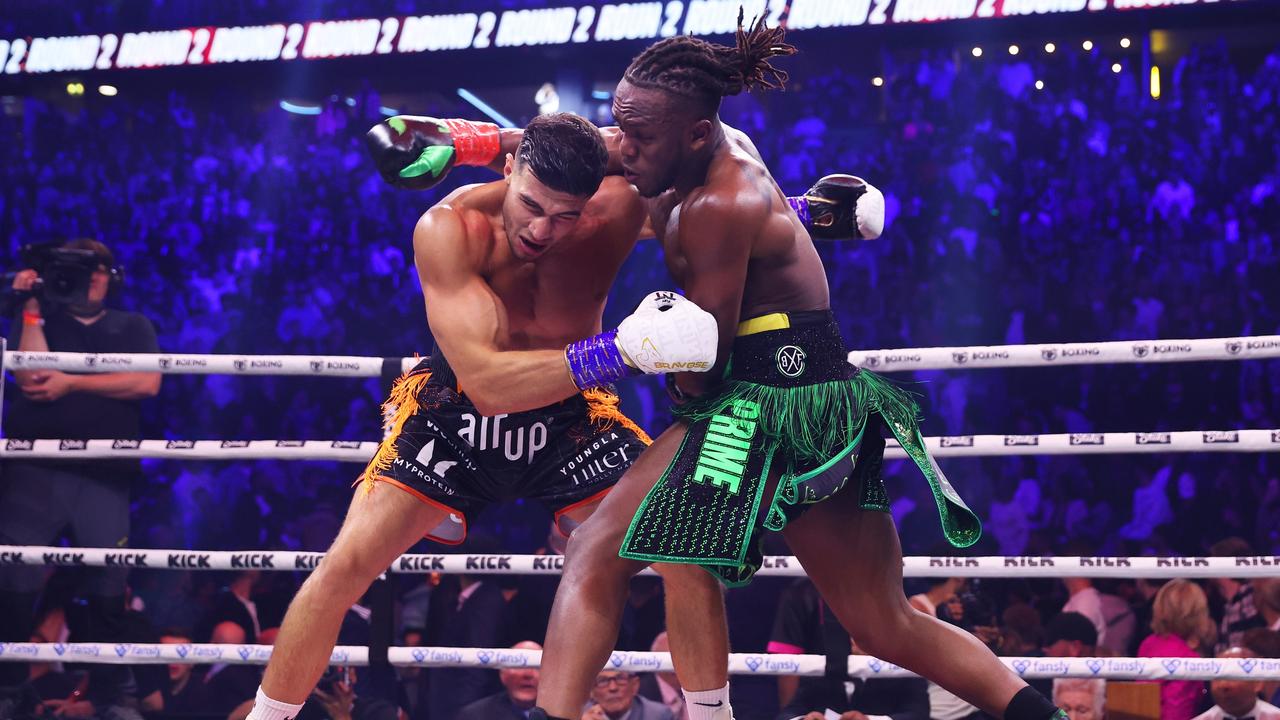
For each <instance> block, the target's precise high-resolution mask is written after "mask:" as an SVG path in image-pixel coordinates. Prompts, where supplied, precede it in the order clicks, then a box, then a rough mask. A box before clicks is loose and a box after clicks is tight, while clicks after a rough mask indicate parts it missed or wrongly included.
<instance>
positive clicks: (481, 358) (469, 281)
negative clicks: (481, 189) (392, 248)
mask: <svg viewBox="0 0 1280 720" xmlns="http://www.w3.org/2000/svg"><path fill="white" fill-rule="evenodd" d="M468 240H469V238H468V237H467V229H466V226H465V224H464V223H463V220H462V216H461V215H460V214H459V213H458V212H457V211H456V210H454V209H453V208H451V207H448V206H447V205H437V206H436V207H434V208H432V209H431V210H429V211H428V212H427V213H426V214H424V215H423V216H422V219H421V220H419V221H418V225H417V227H416V228H414V231H413V251H414V264H415V265H416V266H417V268H418V278H419V279H420V280H421V281H422V294H423V297H424V299H425V301H426V307H427V322H428V324H429V325H430V326H431V334H432V335H433V336H434V337H435V340H436V344H437V345H439V346H440V349H441V350H442V351H443V352H444V354H445V357H447V358H448V359H449V363H450V364H451V365H452V366H453V371H454V373H455V374H456V375H457V377H458V384H459V386H460V387H461V388H462V391H463V392H464V393H466V395H467V397H468V398H470V400H471V402H472V403H474V404H475V406H476V409H477V410H479V411H480V412H481V413H482V414H484V415H493V414H496V413H502V412H509V413H510V412H520V411H522V410H531V409H534V408H539V407H543V406H545V405H550V404H552V403H556V402H559V401H561V400H564V399H565V398H567V397H571V396H573V395H576V394H577V393H578V388H577V386H575V385H574V383H573V379H572V378H571V377H570V375H569V371H568V368H567V367H566V365H565V359H564V351H563V350H504V349H503V348H502V343H503V342H504V341H505V340H506V337H507V312H506V308H504V307H503V305H502V301H501V300H500V299H499V298H498V296H497V295H496V294H495V293H494V292H493V289H492V288H490V287H489V284H488V283H487V282H485V280H484V278H483V277H482V276H481V274H480V268H481V267H482V264H483V262H484V252H483V251H482V250H481V249H479V248H476V247H474V245H473V243H470V242H468Z"/></svg>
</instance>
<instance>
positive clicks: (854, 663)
mask: <svg viewBox="0 0 1280 720" xmlns="http://www.w3.org/2000/svg"><path fill="white" fill-rule="evenodd" d="M1275 358H1280V335H1268V336H1245V337H1225V338H1208V339H1195V340H1159V341H1134V342H1130V341H1122V342H1102V343H1066V344H1063V343H1058V344H1040V345H997V346H977V347H935V348H916V349H898V350H872V351H855V352H851V353H849V361H850V362H851V363H853V364H854V365H858V366H860V367H865V368H867V369H871V370H876V371H878V372H902V371H914V370H977V369H986V368H1015V367H1016V368H1022V367H1056V366H1062V365H1104V364H1125V363H1128V364H1139V363H1169V362H1197V361H1198V362H1205V361H1245V360H1260V359H1275ZM416 362H418V359H417V358H376V357H356V356H268V355H256V356H254V355H183V354H154V355H152V354H101V355H89V354H79V353H55V352H42V353H29V352H5V353H4V367H5V368H6V369H9V370H38V369H56V370H70V371H77V372H159V373H165V374H231V375H304V376H315V377H318V378H319V377H383V378H388V377H393V376H395V375H398V374H400V373H401V372H403V371H405V370H407V369H408V368H410V367H412V366H413V365H414V364H415V363H416ZM926 444H927V445H928V447H929V449H930V451H931V452H932V453H933V454H934V455H935V456H936V457H991V456H1008V455H1099V454H1151V453H1161V454H1163V453H1171V452H1173V453H1186V452H1230V453H1242V452H1249V453H1254V452H1277V451H1280V428H1255V429H1245V430H1227V429H1224V430H1216V431H1200V430H1197V431H1181V432H1142V431H1139V432H1123V433H1065V434H1044V435H960V436H942V437H930V438H926ZM377 446H378V443H377V442H376V441H365V440H254V441H231V440H67V439H43V440H16V439H9V440H5V441H4V443H3V447H0V458H23V459H36V458H41V459H64V460H66V459H96V458H164V459H170V460H174V459H179V460H265V459H277V460H295V461H299V460H311V461H341V462H352V463H366V462H367V461H368V460H369V459H370V458H371V457H372V456H373V453H374V452H375V451H376V449H377ZM885 456H886V458H905V457H906V454H905V452H903V451H902V449H901V448H900V447H898V446H897V444H896V443H895V442H894V441H892V440H890V441H888V447H887V448H886V452H885ZM323 558H324V554H323V553H312V552H289V551H259V552H220V551H191V550H176V549H175V550H163V549H159V550H157V549H146V550H142V549H138V550H135V549H104V548H67V547H40V546H12V545H7V546H6V545H0V565H35V566H72V567H85V566H99V567H101V566H109V567H128V568H143V569H156V570H242V569H257V570H263V571H277V572H306V571H310V570H312V569H314V568H316V567H317V566H318V565H319V564H320V563H321V562H322V561H323ZM562 567H563V558H562V557H559V556H540V555H460V554H440V555H431V554H411V555H403V556H401V557H400V558H398V559H397V560H396V562H395V563H393V564H392V565H391V567H389V568H388V569H387V572H388V573H391V574H423V573H440V574H460V573H466V574H471V575H476V574H500V575H553V574H558V573H560V572H561V570H562ZM646 572H651V571H646ZM957 575H960V576H964V577H974V578H1013V577H1017V578H1061V577H1090V578H1210V577H1239V578H1259V577H1277V576H1280V557H1273V556H1253V557H1228V558H1219V557H1212V558H1211V557H1030V556H1027V557H1005V556H989V557H926V556H913V557H906V558H904V567H903V576H904V577H951V576H957ZM758 576H759V577H802V576H804V570H803V568H802V567H801V566H800V564H799V563H798V562H797V561H796V559H795V558H794V557H787V556H773V557H766V558H765V563H764V566H763V567H762V568H761V570H760V572H759V573H758ZM270 654H271V648H270V646H265V645H215V644H189V645H171V644H143V643H117V644H111V643H0V662H6V661H7V662H82V663H164V664H169V663H186V664H203V663H233V664H265V663H266V662H267V660H268V659H269V658H270ZM540 660H541V653H540V652H538V651H532V650H513V649H504V648H444V647H391V646H388V645H387V644H385V643H383V644H377V643H375V644H373V645H371V646H370V647H348V646H339V647H337V648H335V649H334V651H333V654H332V656H331V659H330V661H331V663H332V664H334V665H356V666H364V665H392V666H416V667H473V668H503V667H532V666H537V665H538V663H539V662H540ZM1001 660H1002V661H1003V662H1004V663H1005V664H1006V665H1007V666H1008V667H1009V668H1010V669H1011V670H1013V671H1014V672H1015V673H1017V674H1018V675H1020V676H1022V677H1024V678H1028V679H1032V678H1061V677H1082V678H1106V679H1113V680H1211V679H1215V678H1217V679H1227V678H1235V679H1253V680H1280V659H1267V658H1239V659H1237V658H1232V659H1188V658H1121V657H1101V658H1037V657H1004V658H1001ZM828 662H829V659H828V658H827V657H825V656H822V655H771V654H764V653H737V654H733V655H731V656H730V663H729V672H730V673H732V674H736V675H802V676H821V675H823V674H824V673H826V672H827V664H828ZM606 668H607V669H615V670H628V671H635V672H655V671H669V670H673V669H674V668H673V666H672V663H671V658H670V655H668V654H667V653H650V652H622V651H618V652H614V653H613V654H612V655H611V657H610V659H609V662H608V664H607V665H606ZM848 672H849V674H850V675H853V676H855V677H861V678H873V677H903V676H911V673H909V672H908V671H906V670H904V669H903V668H900V667H898V666H896V665H893V664H891V663H888V662H884V661H882V660H878V659H876V658H872V657H866V656H851V657H849V658H848Z"/></svg>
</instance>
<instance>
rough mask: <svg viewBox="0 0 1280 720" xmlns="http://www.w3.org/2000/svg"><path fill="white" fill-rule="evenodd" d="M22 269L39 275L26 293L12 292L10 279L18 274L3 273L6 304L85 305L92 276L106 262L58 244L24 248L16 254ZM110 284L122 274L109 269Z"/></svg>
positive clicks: (95, 256)
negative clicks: (37, 300)
mask: <svg viewBox="0 0 1280 720" xmlns="http://www.w3.org/2000/svg"><path fill="white" fill-rule="evenodd" d="M19 256H20V257H21V258H22V265H23V267H24V268H29V269H31V270H35V271H36V274H38V275H39V276H40V278H39V279H38V280H36V283H35V285H34V286H33V287H32V288H31V291H30V292H29V293H20V292H15V291H14V290H13V278H14V276H15V275H17V273H6V274H5V275H4V276H3V277H2V278H0V283H3V288H2V289H0V292H4V293H6V294H8V295H9V296H10V297H9V298H8V300H9V302H22V301H25V300H26V299H27V298H28V297H32V296H34V297H37V298H40V300H41V302H42V303H46V304H49V305H55V306H66V305H75V304H78V303H84V302H86V301H87V299H88V297H89V282H90V281H91V280H92V279H93V273H94V271H95V270H97V269H98V268H99V267H101V266H102V265H104V264H106V263H107V260H106V259H105V258H103V257H101V256H100V255H98V254H97V253H95V252H94V251H92V250H86V249H80V248H68V247H64V246H63V245H62V244H61V243H38V244H32V245H24V246H23V247H22V250H21V251H20V253H19ZM107 272H108V273H110V274H111V278H112V282H113V284H115V283H117V282H119V280H120V278H121V276H122V274H123V271H122V270H121V269H120V268H119V267H108V268H107ZM19 295H21V297H18V296H19Z"/></svg>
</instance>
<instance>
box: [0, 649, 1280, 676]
mask: <svg viewBox="0 0 1280 720" xmlns="http://www.w3.org/2000/svg"><path fill="white" fill-rule="evenodd" d="M271 650H272V647H271V646H270V645H217V644H191V645H186V644H184V645H176V644H148V643H118V644H111V643H0V661H10V662H42V661H43V662H76V663H96V664H113V665H157V664H175V665H199V664H213V663H227V664H231V665H265V664H266V663H267V661H268V660H269V659H270V658H271ZM387 659H388V661H389V663H390V664H391V665H396V666H401V667H468V668H488V669H496V668H534V667H538V666H539V665H540V664H541V662H542V652H541V651H538V650H518V649H508V648H448V647H391V648H387ZM1000 661H1001V662H1003V663H1004V664H1005V666H1006V667H1008V668H1009V669H1010V670H1012V671H1013V672H1015V673H1017V674H1018V675H1019V676H1021V677H1023V678H1028V679H1036V678H1059V677H1080V678H1106V679H1110V680H1226V679H1233V680H1280V660H1277V659H1267V658H1229V659H1214V658H1209V659H1196V658H1115V657H1110V658H1044V657H1004V658H1000ZM329 662H330V664H333V665H355V666H364V665H368V664H369V648H367V647H358V646H343V645H339V646H337V647H335V648H334V649H333V652H332V654H331V655H330V656H329ZM826 662H827V658H826V657H825V656H823V655H776V654H773V655H771V654H766V653H759V654H752V653H731V654H730V655H729V673H730V674H732V675H800V676H809V677H815V676H821V675H823V674H824V673H825V671H826ZM604 669H605V670H625V671H631V672H671V671H673V670H674V669H675V667H674V666H673V665H672V663H671V655H670V654H669V653H658V652H629V651H615V652H614V653H613V654H612V655H610V657H609V662H608V663H607V664H606V665H605V667H604ZM849 675H851V676H853V677H857V678H862V679H870V678H902V677H918V676H917V675H915V674H914V673H912V672H910V671H908V670H906V669H904V668H902V667H899V666H897V665H894V664H893V663H890V662H885V661H883V660H879V659H876V658H873V657H868V656H865V655H852V656H850V657H849Z"/></svg>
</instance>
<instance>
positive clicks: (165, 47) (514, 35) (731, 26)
mask: <svg viewBox="0 0 1280 720" xmlns="http://www.w3.org/2000/svg"><path fill="white" fill-rule="evenodd" d="M1245 1H1247V0H789V1H788V0H755V1H754V2H752V0H746V2H743V0H688V1H687V2H686V1H685V0H666V1H665V2H633V3H610V4H599V3H596V4H589V5H586V4H584V5H576V6H574V5H566V6H564V7H551V8H538V9H529V10H503V11H501V12H498V11H481V12H467V13H454V14H442V15H415V16H407V17H406V16H396V17H385V18H365V19H356V20H332V21H325V20H317V21H313V22H306V23H288V24H285V23H274V24H267V25H250V26H243V27H189V28H180V29H177V30H161V31H152V32H120V33H103V34H89V35H74V36H61V37H19V38H7V39H0V69H2V70H3V73H5V74H10V75H16V74H23V73H32V74H35V73H51V72H68V71H86V70H129V69H137V68H155V67H172V66H179V65H216V64H220V63H241V62H291V61H296V60H314V59H322V58H339V57H359V56H372V55H392V54H405V53H423V52H437V51H442V50H484V49H488V48H495V47H532V46H553V45H574V44H585V43H597V42H611V41H619V40H651V39H656V38H663V37H671V36H672V35H677V34H692V35H718V34H723V33H731V32H733V31H734V30H735V29H736V27H737V18H738V8H739V6H745V7H744V9H745V13H746V16H747V17H748V18H751V17H755V16H759V15H762V14H763V15H765V17H766V19H767V20H768V22H769V24H770V25H775V24H778V23H780V22H785V24H786V26H787V28H788V29H789V30H792V31H796V30H809V29H814V28H848V27H861V26H867V25H903V24H911V23H928V22H938V21H943V20H977V19H984V18H1004V17H1019V16H1028V15H1055V14H1058V15H1072V14H1090V13H1100V12H1110V11H1123V10H1136V9H1148V8H1156V7H1167V6H1185V5H1216V4H1219V3H1220V2H1221V3H1222V4H1227V3H1232V2H1245Z"/></svg>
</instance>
